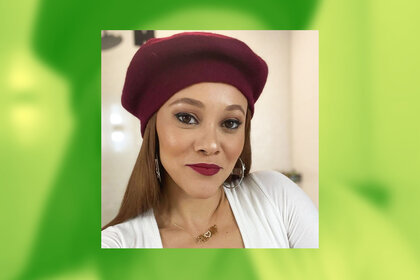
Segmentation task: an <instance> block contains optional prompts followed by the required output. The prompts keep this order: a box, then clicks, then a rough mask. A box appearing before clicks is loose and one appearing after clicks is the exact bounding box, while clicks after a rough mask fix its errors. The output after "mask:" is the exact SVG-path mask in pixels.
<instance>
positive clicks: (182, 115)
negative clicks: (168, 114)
mask: <svg viewBox="0 0 420 280" xmlns="http://www.w3.org/2000/svg"><path fill="white" fill-rule="evenodd" d="M175 117H176V118H177V120H178V121H179V122H181V123H183V124H185V125H196V124H198V121H197V118H196V117H194V116H193V115H192V114H189V113H177V114H175ZM185 117H189V118H191V119H190V121H191V120H192V119H193V120H195V123H190V121H185V119H184V118H185ZM227 122H233V123H234V127H233V128H230V127H227V126H226V123H227ZM241 124H242V122H240V121H238V120H235V119H227V120H225V121H223V123H222V126H223V127H225V128H226V129H229V130H235V129H238V128H239V127H240V126H241Z"/></svg>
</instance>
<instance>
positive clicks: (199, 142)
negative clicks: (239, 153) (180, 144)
mask: <svg viewBox="0 0 420 280" xmlns="http://www.w3.org/2000/svg"><path fill="white" fill-rule="evenodd" d="M194 149H195V151H197V152H199V153H202V154H204V155H207V156H210V155H217V154H219V153H220V143H219V140H218V135H217V129H216V125H213V124H210V125H207V126H203V127H202V128H201V129H200V131H197V138H196V141H195V147H194Z"/></svg>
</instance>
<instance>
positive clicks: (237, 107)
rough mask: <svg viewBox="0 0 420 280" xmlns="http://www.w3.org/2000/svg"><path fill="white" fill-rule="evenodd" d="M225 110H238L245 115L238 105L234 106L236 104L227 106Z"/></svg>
mask: <svg viewBox="0 0 420 280" xmlns="http://www.w3.org/2000/svg"><path fill="white" fill-rule="evenodd" d="M225 110H226V111H234V110H239V111H241V112H242V113H243V114H244V115H246V114H245V111H244V109H243V108H242V106H239V105H236V104H234V105H229V106H227V107H226V109H225Z"/></svg>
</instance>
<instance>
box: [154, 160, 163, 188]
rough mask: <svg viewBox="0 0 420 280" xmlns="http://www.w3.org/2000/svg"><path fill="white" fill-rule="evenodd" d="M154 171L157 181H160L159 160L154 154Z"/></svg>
mask: <svg viewBox="0 0 420 280" xmlns="http://www.w3.org/2000/svg"><path fill="white" fill-rule="evenodd" d="M155 172H156V177H157V179H158V181H159V183H161V182H162V180H161V177H160V169H159V160H158V158H157V156H155Z"/></svg>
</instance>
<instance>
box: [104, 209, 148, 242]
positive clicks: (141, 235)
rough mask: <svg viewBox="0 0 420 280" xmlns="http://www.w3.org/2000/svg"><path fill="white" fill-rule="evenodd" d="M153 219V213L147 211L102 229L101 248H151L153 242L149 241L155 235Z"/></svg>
mask: <svg viewBox="0 0 420 280" xmlns="http://www.w3.org/2000/svg"><path fill="white" fill-rule="evenodd" d="M153 217H154V214H153V211H152V210H149V211H147V212H145V213H143V214H141V215H139V216H137V217H135V218H133V219H130V220H128V221H125V222H123V223H120V224H117V225H114V226H110V227H108V228H106V229H104V230H103V231H102V232H101V239H102V242H101V243H102V248H144V247H147V246H153V240H149V239H150V237H151V236H154V235H155V234H154V230H155V229H154V224H153ZM151 243H152V244H151Z"/></svg>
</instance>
